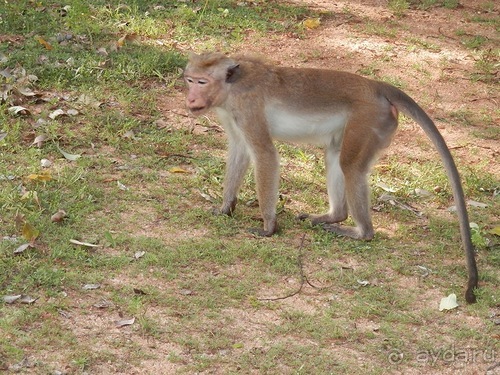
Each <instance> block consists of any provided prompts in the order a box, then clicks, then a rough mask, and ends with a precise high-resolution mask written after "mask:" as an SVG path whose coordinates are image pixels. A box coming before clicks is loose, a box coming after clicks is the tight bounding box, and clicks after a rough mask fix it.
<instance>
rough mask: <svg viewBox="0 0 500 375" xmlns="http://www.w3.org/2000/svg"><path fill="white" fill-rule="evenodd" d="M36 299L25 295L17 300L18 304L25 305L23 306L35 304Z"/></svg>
mask: <svg viewBox="0 0 500 375" xmlns="http://www.w3.org/2000/svg"><path fill="white" fill-rule="evenodd" d="M37 299H38V298H33V297H31V296H28V295H25V294H23V295H22V296H21V298H20V299H19V302H21V303H25V304H28V305H29V304H32V303H33V302H35V301H36V300H37Z"/></svg>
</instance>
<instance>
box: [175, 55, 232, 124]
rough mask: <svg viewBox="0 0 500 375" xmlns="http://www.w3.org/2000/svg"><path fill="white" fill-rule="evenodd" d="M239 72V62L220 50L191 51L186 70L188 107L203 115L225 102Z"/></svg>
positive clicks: (196, 113) (197, 114) (193, 111)
mask: <svg viewBox="0 0 500 375" xmlns="http://www.w3.org/2000/svg"><path fill="white" fill-rule="evenodd" d="M238 73H239V64H238V63H237V62H235V61H234V60H233V59H230V58H228V57H226V56H224V55H223V54H220V53H203V54H200V55H197V54H194V53H192V54H190V55H189V61H188V64H187V66H186V69H185V70H184V80H185V82H186V85H187V87H188V94H187V96H186V106H187V108H188V109H189V110H190V111H191V113H192V114H194V115H196V116H199V115H202V114H204V113H206V112H207V111H208V110H210V109H211V108H215V107H218V106H221V105H223V103H225V102H226V100H227V98H228V94H229V91H230V85H231V83H232V82H234V81H235V80H236V78H237V76H238Z"/></svg>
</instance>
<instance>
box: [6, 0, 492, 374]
mask: <svg viewBox="0 0 500 375" xmlns="http://www.w3.org/2000/svg"><path fill="white" fill-rule="evenodd" d="M399 3H400V5H398V3H397V2H391V7H395V8H394V9H400V10H398V12H399V11H400V12H402V13H401V18H400V19H398V23H391V24H389V25H388V26H387V25H385V24H384V25H382V24H380V25H379V24H377V23H376V22H373V23H372V24H367V25H365V26H362V29H360V26H359V25H356V24H355V23H354V22H353V23H352V25H351V24H349V23H348V24H346V25H348V26H349V27H351V28H352V31H353V32H354V33H355V32H356V30H357V31H358V32H359V34H360V35H362V36H363V38H366V37H373V36H377V37H389V38H394V37H395V36H396V35H398V34H397V32H398V30H399V29H398V28H399V27H403V28H404V24H403V23H404V19H405V17H403V15H405V14H408V13H409V12H411V11H412V6H413V2H410V3H408V4H409V6H404V7H402V5H404V4H407V2H399ZM439 3H440V4H441V3H442V2H439ZM442 4H443V5H444V3H442ZM66 6H68V7H66ZM0 7H1V8H0V9H1V11H2V12H1V18H0V37H1V38H2V43H1V44H0V72H2V75H0V94H1V96H0V97H1V98H2V99H1V103H0V298H2V297H4V296H12V295H18V294H23V295H28V296H30V297H32V298H36V301H34V302H33V303H30V304H24V303H21V302H19V301H16V302H14V303H12V304H8V303H6V302H4V301H3V299H0V370H7V371H10V372H15V371H18V370H16V368H19V369H20V370H19V371H20V372H21V373H22V372H26V373H28V372H33V373H54V372H55V371H61V372H68V373H75V374H82V373H132V372H137V373H154V371H155V370H153V369H154V368H156V369H157V368H158V367H154V366H158V364H161V365H162V366H166V367H165V368H167V367H168V366H171V367H168V368H171V369H173V370H172V371H174V372H176V373H194V372H202V371H207V372H210V371H211V372H219V373H229V374H232V373H252V372H254V373H269V374H272V373H284V374H310V373H318V374H327V373H338V374H365V373H370V374H382V373H386V372H387V365H388V363H389V364H390V366H391V367H390V372H392V373H404V372H405V371H406V370H408V371H410V370H413V371H418V369H419V368H420V367H419V363H418V357H417V355H418V353H419V351H423V350H427V352H425V353H430V352H429V351H431V350H432V351H439V350H445V349H447V348H448V347H449V345H448V343H449V342H454V343H455V349H456V350H461V348H478V350H479V349H481V350H490V351H492V352H493V351H497V350H498V345H497V343H496V342H494V341H493V340H492V337H494V334H495V326H494V325H493V321H492V319H491V316H492V312H494V311H495V308H496V306H497V305H498V292H497V291H496V289H495V288H496V285H497V284H498V267H499V266H500V259H499V255H498V246H497V247H495V246H494V243H495V241H498V238H496V237H494V236H493V235H491V234H490V233H489V229H491V228H492V227H493V226H494V225H498V214H497V212H498V211H497V210H498V196H495V195H494V194H493V192H494V191H495V189H498V179H497V176H495V175H494V174H491V173H487V172H485V171H484V169H485V167H487V166H488V163H489V159H488V158H487V157H486V156H485V157H483V158H482V161H481V162H474V163H472V164H468V162H467V160H468V159H467V157H468V156H469V155H464V154H463V153H461V150H457V152H456V157H457V161H458V165H459V168H460V172H461V173H462V176H463V181H464V189H465V192H466V195H467V198H468V199H473V200H476V201H480V202H483V203H486V204H487V205H488V206H487V207H486V208H473V207H471V208H470V210H469V211H470V212H469V214H470V217H471V221H474V222H475V223H477V225H478V229H477V232H476V238H475V242H476V243H477V251H478V263H479V267H480V275H481V288H480V290H479V291H478V296H479V301H478V303H477V304H476V305H473V306H466V305H465V304H464V302H463V297H462V291H463V285H464V283H465V280H466V271H465V267H464V262H463V255H462V251H461V249H460V238H459V233H458V226H457V223H456V217H455V215H453V214H451V213H448V212H447V211H446V209H447V208H448V207H449V206H451V205H452V199H451V193H450V189H449V183H448V180H447V178H446V176H445V173H444V171H443V169H442V165H441V163H440V162H439V160H438V158H437V156H436V155H435V153H434V151H431V147H430V146H429V145H428V144H427V143H424V142H422V141H420V139H419V138H418V139H417V140H416V141H415V144H416V146H417V148H419V149H420V150H421V152H420V153H418V154H414V153H412V152H411V151H408V152H405V153H404V155H392V156H387V157H384V158H383V159H382V160H381V161H380V163H379V164H377V166H376V167H375V169H374V172H373V174H372V177H371V179H370V181H371V185H372V197H371V198H372V202H373V204H374V206H376V207H377V212H374V221H375V225H376V227H377V229H378V232H377V234H376V237H375V239H374V240H373V241H371V242H358V241H353V240H348V239H344V238H340V237H336V236H334V235H332V234H330V233H327V232H325V231H324V230H323V229H322V228H321V227H311V225H310V224H309V223H308V222H299V221H297V220H296V219H295V217H296V215H297V214H298V213H300V212H321V211H324V210H326V209H327V201H326V187H325V184H324V170H325V167H324V164H323V161H322V152H321V150H319V149H317V148H314V147H310V146H306V147H301V148H298V147H296V146H293V145H288V144H281V143H280V144H278V149H279V151H280V154H281V156H282V180H281V188H280V203H279V220H280V228H281V231H280V233H278V234H277V235H276V236H273V237H272V238H256V237H254V236H253V235H251V234H249V233H248V232H247V228H249V227H258V226H260V225H261V221H260V220H259V210H258V207H257V205H256V204H255V198H256V195H255V186H254V182H253V177H252V176H251V174H249V175H248V176H247V177H246V179H245V184H244V186H243V188H242V191H241V194H240V205H239V206H238V210H237V211H236V212H235V215H234V217H224V216H213V215H212V214H211V212H210V209H211V207H212V206H214V205H217V204H219V203H220V200H221V181H222V178H223V174H224V156H225V148H226V146H225V140H224V137H222V136H221V134H220V133H219V132H218V131H216V128H215V127H214V126H213V125H214V123H213V121H214V119H213V118H212V117H210V119H207V118H204V119H198V120H196V121H194V120H193V121H191V120H189V119H186V118H185V117H184V116H182V115H176V114H175V113H173V112H170V111H168V110H167V109H165V108H164V107H163V105H164V103H166V102H168V103H170V100H172V103H182V100H179V101H176V99H177V98H178V97H179V96H181V95H180V93H179V92H180V91H182V90H183V82H182V80H181V79H180V76H181V70H182V67H183V66H184V64H185V62H186V51H187V50H190V49H194V50H205V49H218V50H222V51H225V52H231V51H234V50H239V49H242V48H244V45H245V43H246V42H252V43H255V44H256V45H258V43H261V44H263V43H266V41H267V40H268V39H269V37H271V38H273V37H276V38H282V37H286V38H289V37H293V38H301V37H305V38H310V37H311V36H310V35H311V34H307V31H306V30H304V29H303V28H302V27H301V25H300V24H301V21H302V20H303V19H305V18H307V17H322V16H323V15H324V14H323V13H317V12H315V11H313V10H311V9H306V8H304V7H297V6H292V5H290V4H288V3H286V2H276V1H271V2H263V1H252V2H236V1H212V0H208V1H207V0H204V1H195V2H179V1H164V2H162V3H161V4H152V3H150V2H147V1H139V0H137V1H121V2H118V1H92V2H87V1H81V0H69V1H67V2H65V3H60V2H56V1H43V0H42V1H37V2H32V1H17V2H13V1H10V2H4V3H3V4H2V5H1V6H0ZM63 7H64V9H63ZM398 7H399V8H398ZM394 9H392V8H391V10H392V11H396V10H394ZM429 9H432V8H429ZM347 11H349V12H354V11H353V10H350V9H347V8H346V9H344V12H347ZM429 11H430V10H429ZM360 18H361V15H360ZM399 22H401V25H399ZM64 35H70V36H69V37H67V38H65V39H64V40H63V39H61V38H62V36H64ZM4 40H5V41H6V42H3V41H4ZM422 40H423V39H419V38H410V39H408V38H407V39H401V41H402V42H404V43H406V44H407V46H406V48H410V47H411V48H413V49H415V50H420V49H423V50H432V51H434V52H436V53H438V52H439V50H438V49H437V47H435V46H434V45H430V44H426V43H425V42H422ZM308 42H309V41H308ZM311 43H313V40H312V39H311ZM436 43H438V42H436ZM49 45H50V47H49ZM488 46H489V43H488V42H487V41H486V42H484V43H476V45H474V46H465V45H463V44H460V43H458V42H457V48H466V49H467V51H468V53H469V52H470V51H471V50H474V53H476V50H477V53H478V56H480V58H479V59H478V60H477V63H476V66H475V69H476V70H475V72H476V73H477V74H478V75H477V76H476V75H473V76H471V77H469V78H470V84H471V85H481V86H477V87H480V88H481V89H483V88H486V89H490V90H491V89H492V87H493V84H494V71H495V69H494V68H495V65H494V64H495V59H494V57H495V55H494V54H495V51H494V50H491V51H490V50H489V49H488V48H489V47H488ZM312 51H313V52H312V53H308V52H307V51H305V52H304V54H303V55H302V56H306V57H307V58H304V60H306V59H311V61H313V62H314V60H315V59H317V58H319V57H320V56H321V57H322V58H323V57H324V56H328V55H327V52H323V50H322V49H321V48H320V47H317V48H316V47H315V49H313V50H312ZM318 51H321V53H320V52H318ZM339 53H341V52H339ZM384 62H387V63H394V62H393V61H392V60H389V59H388V60H387V61H384ZM283 64H285V61H284V62H283ZM290 64H291V62H290ZM363 66H365V68H362V69H360V70H359V73H361V74H363V75H367V76H371V77H374V78H379V79H383V80H386V81H388V82H391V83H393V84H395V85H397V86H400V87H403V88H404V89H405V90H406V88H407V87H408V88H409V87H410V85H411V82H410V81H409V80H407V75H403V74H401V75H398V77H396V76H392V75H386V74H385V72H384V69H383V68H384V67H383V65H382V64H380V63H379V62H377V61H375V62H372V61H363ZM411 70H412V72H415V74H420V75H422V74H424V75H425V83H426V84H428V83H429V80H431V73H430V72H431V70H432V66H428V65H426V64H425V63H422V64H414V65H413V66H412V68H411ZM427 71H429V73H428V74H427ZM483 85H484V86H483ZM474 87H476V86H474ZM28 89H29V90H32V91H33V92H34V93H35V94H36V95H35V96H34V97H33V96H30V95H25V94H26V93H27V92H28V91H27V90H28ZM481 92H482V91H481ZM23 93H24V94H23ZM170 98H173V99H170ZM426 100H429V102H431V103H432V101H431V100H430V99H426ZM15 105H21V106H23V107H25V108H27V109H28V110H29V114H20V115H14V114H12V113H10V112H9V109H10V108H12V107H13V106H15ZM175 105H177V104H175ZM179 105H180V106H182V104H179ZM457 108H460V109H457V110H450V111H448V112H446V114H445V118H443V119H440V120H441V121H442V122H444V123H445V124H446V126H456V127H457V128H458V129H460V130H463V131H467V132H469V131H470V134H471V136H472V137H475V139H477V145H474V146H471V147H470V149H468V151H470V153H471V154H472V155H475V156H477V155H482V153H484V152H485V151H484V150H485V149H484V148H482V142H483V141H491V140H493V139H495V138H496V137H497V136H498V130H497V127H495V124H496V123H495V121H496V120H495V119H496V118H497V117H498V114H497V113H492V112H490V111H487V110H485V109H484V108H476V107H475V104H474V106H473V105H471V104H470V103H468V105H465V106H463V108H462V107H460V106H459V107H457ZM57 109H62V110H64V111H65V112H66V113H68V112H69V113H73V114H71V115H64V116H58V117H55V118H50V116H49V115H51V114H52V113H53V112H54V111H55V110H57ZM71 110H73V111H76V112H71ZM175 112H179V113H180V110H179V111H175ZM40 120H43V122H40ZM159 120H161V121H160V122H158V121H159ZM161 123H163V124H165V123H166V124H167V126H165V127H163V126H158V124H161ZM194 124H195V125H194ZM193 126H195V130H196V129H199V127H204V129H205V130H206V131H205V132H204V133H199V132H196V131H190V128H192V127H193ZM406 126H408V125H407V121H403V124H402V128H403V131H406ZM42 135H43V136H45V138H46V140H45V141H42V142H41V144H40V146H37V145H33V141H34V140H35V138H36V137H39V136H42ZM61 150H64V151H65V152H67V153H69V154H72V155H80V157H79V158H77V159H76V160H68V159H67V158H66V157H65V156H64V154H63V153H62V152H61ZM454 153H455V151H454ZM42 159H48V160H50V162H51V165H50V166H49V167H42V165H41V163H40V162H41V160H42ZM172 168H181V169H182V170H184V171H186V172H187V173H175V170H174V169H172ZM44 173H45V174H44ZM381 182H382V183H384V184H385V185H387V186H391V187H394V188H396V192H394V193H391V194H393V195H394V197H395V199H396V201H397V202H399V203H403V204H407V205H410V206H413V207H414V208H415V209H416V210H418V211H421V212H423V213H424V214H425V216H424V217H422V218H420V217H416V215H415V214H414V213H413V212H411V211H409V210H407V209H405V208H404V206H403V205H398V204H395V205H393V204H391V203H390V202H380V201H379V199H378V198H379V197H380V196H381V195H382V194H383V193H384V192H385V191H384V190H383V188H381V187H380V184H379V183H381ZM382 186H384V185H382ZM436 186H439V187H440V189H437V190H436V191H435V190H434V189H435V187H436ZM415 189H425V190H427V191H430V192H431V193H432V194H431V195H430V196H429V197H421V196H418V195H417V194H415ZM207 199H210V200H211V202H209V201H207ZM59 209H63V210H64V211H65V212H66V213H67V216H66V217H65V218H64V219H63V220H62V221H61V222H52V221H51V216H52V215H53V214H54V213H55V212H57V211H58V210H59ZM349 222H350V223H351V224H352V221H349ZM23 228H24V230H23ZM30 228H31V229H30ZM71 240H78V241H83V242H87V243H91V244H95V245H97V247H88V246H81V245H77V244H75V243H72V242H71ZM29 242H31V244H32V247H28V248H26V249H25V250H24V251H22V252H21V253H19V254H14V251H15V250H16V249H18V248H19V246H20V245H23V244H25V243H29ZM137 254H140V255H137ZM419 266H421V267H426V268H427V269H429V270H430V271H429V274H428V275H427V276H425V277H424V276H423V270H422V268H420V267H419ZM304 277H305V278H307V282H306V280H305V279H304ZM302 283H304V285H302ZM86 284H99V285H100V287H99V288H98V289H95V290H85V289H84V288H83V287H84V285H86ZM301 285H302V289H301V291H300V293H297V291H298V290H299V289H300V288H301ZM449 293H457V295H458V297H459V303H460V305H461V306H460V307H459V310H454V311H452V312H450V313H449V314H446V313H442V312H439V311H438V310H437V304H438V302H439V299H440V298H441V297H443V296H446V295H447V294H449ZM280 298H281V299H280ZM273 299H275V300H273ZM103 300H105V301H108V303H109V304H106V305H103V304H102V302H103ZM455 311H458V313H456V314H455ZM130 317H135V319H136V320H135V322H134V324H132V325H131V326H127V327H122V328H116V326H115V322H116V321H119V320H122V319H128V318H130ZM470 321H473V323H472V326H468V324H470ZM476 328H477V329H476ZM436 332H438V333H436ZM394 349H397V350H400V351H401V352H403V353H404V358H403V362H402V363H395V364H394V363H392V362H390V357H389V356H390V355H391V351H392V350H394ZM433 353H434V352H433ZM360 358H361V360H360ZM23 359H26V360H25V361H23ZM427 359H428V358H427ZM26 361H28V362H26ZM391 363H392V364H391ZM448 365H449V364H448V363H446V362H445V361H443V360H439V361H438V362H437V363H436V364H435V365H433V367H432V369H433V370H436V369H437V371H441V370H443V371H444V370H446V369H447V368H448ZM468 365H469V364H468ZM30 366H31V367H30ZM9 369H10V370H9Z"/></svg>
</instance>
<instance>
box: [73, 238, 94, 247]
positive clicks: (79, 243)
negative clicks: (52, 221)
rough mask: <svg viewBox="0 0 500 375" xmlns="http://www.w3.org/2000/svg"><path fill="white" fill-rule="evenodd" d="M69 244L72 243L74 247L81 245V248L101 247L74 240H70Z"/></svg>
mask: <svg viewBox="0 0 500 375" xmlns="http://www.w3.org/2000/svg"><path fill="white" fill-rule="evenodd" d="M69 242H71V243H72V244H74V245H79V246H85V247H101V245H96V244H93V243H88V242H82V241H78V240H74V239H70V240H69Z"/></svg>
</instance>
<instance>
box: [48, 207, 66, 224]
mask: <svg viewBox="0 0 500 375" xmlns="http://www.w3.org/2000/svg"><path fill="white" fill-rule="evenodd" d="M65 217H66V211H64V210H58V211H57V212H56V213H55V214H54V215H52V216H51V217H50V221H52V222H53V223H60V222H61V221H63V220H64V218H65Z"/></svg>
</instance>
